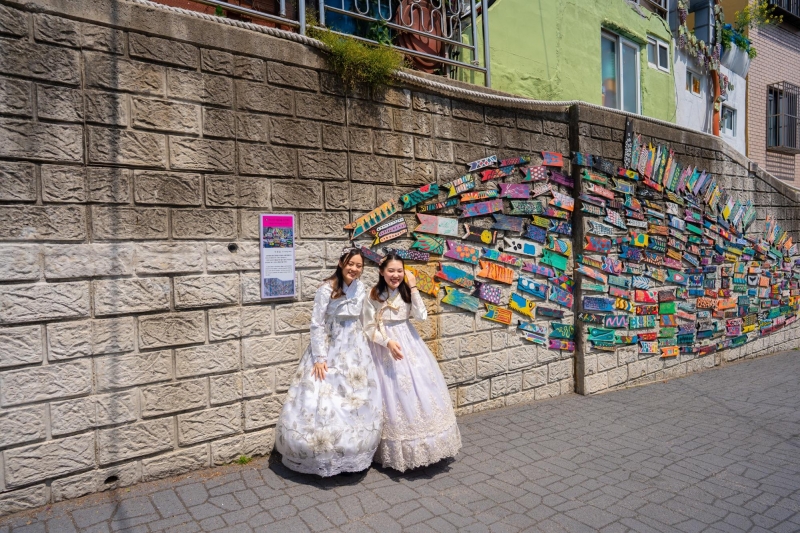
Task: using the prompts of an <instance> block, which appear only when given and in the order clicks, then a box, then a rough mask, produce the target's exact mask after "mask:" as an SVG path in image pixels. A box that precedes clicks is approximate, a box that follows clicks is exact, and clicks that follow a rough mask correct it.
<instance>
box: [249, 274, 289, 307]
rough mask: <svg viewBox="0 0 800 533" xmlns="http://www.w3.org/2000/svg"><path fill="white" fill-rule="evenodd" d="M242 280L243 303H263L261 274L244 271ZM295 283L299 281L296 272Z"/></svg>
mask: <svg viewBox="0 0 800 533" xmlns="http://www.w3.org/2000/svg"><path fill="white" fill-rule="evenodd" d="M241 281H242V285H241V288H242V303H243V304H258V303H262V300H261V278H260V275H259V274H256V273H247V272H243V273H242V275H241ZM295 283H297V274H295Z"/></svg>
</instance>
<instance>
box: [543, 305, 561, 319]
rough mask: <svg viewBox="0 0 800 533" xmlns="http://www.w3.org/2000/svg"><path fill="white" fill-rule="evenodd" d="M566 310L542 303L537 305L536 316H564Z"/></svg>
mask: <svg viewBox="0 0 800 533" xmlns="http://www.w3.org/2000/svg"><path fill="white" fill-rule="evenodd" d="M564 313H565V311H562V310H561V309H553V308H552V307H544V306H541V305H538V306H536V316H544V317H547V318H564Z"/></svg>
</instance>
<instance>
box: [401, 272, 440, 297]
mask: <svg viewBox="0 0 800 533" xmlns="http://www.w3.org/2000/svg"><path fill="white" fill-rule="evenodd" d="M406 269H407V270H410V271H411V273H412V274H414V277H416V278H417V288H418V289H419V291H420V292H423V293H425V294H430V295H431V296H436V295H438V294H439V285H440V284H439V282H437V281H436V280H434V279H433V277H431V275H430V274H429V273H428V272H427V271H425V270H422V269H420V268H417V267H413V266H406Z"/></svg>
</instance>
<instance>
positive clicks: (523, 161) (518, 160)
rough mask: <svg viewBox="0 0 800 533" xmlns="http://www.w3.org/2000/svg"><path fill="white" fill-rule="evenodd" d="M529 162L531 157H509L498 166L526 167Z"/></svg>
mask: <svg viewBox="0 0 800 533" xmlns="http://www.w3.org/2000/svg"><path fill="white" fill-rule="evenodd" d="M530 162H531V156H529V155H520V156H517V157H509V158H508V159H503V160H501V161H500V166H501V167H505V166H508V165H513V166H517V165H527V164H528V163H530Z"/></svg>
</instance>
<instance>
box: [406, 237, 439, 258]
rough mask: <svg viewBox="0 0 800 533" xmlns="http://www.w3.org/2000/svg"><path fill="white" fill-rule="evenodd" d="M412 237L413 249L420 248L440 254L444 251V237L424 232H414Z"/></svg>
mask: <svg viewBox="0 0 800 533" xmlns="http://www.w3.org/2000/svg"><path fill="white" fill-rule="evenodd" d="M414 238H415V239H416V241H415V242H414V244H412V245H411V248H413V249H415V250H422V251H423V252H428V253H429V254H433V255H442V254H443V253H444V242H445V240H444V239H439V238H437V237H434V236H432V235H426V234H424V233H415V234H414Z"/></svg>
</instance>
